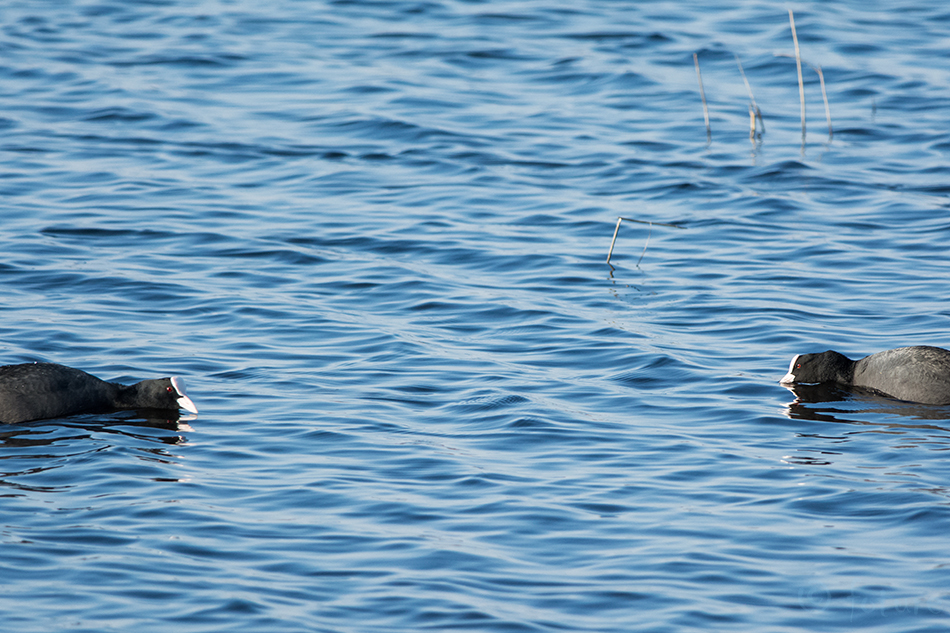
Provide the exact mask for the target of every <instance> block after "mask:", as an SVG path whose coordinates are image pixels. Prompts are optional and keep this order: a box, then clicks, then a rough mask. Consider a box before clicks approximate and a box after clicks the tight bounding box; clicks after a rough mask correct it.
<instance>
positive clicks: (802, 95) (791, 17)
mask: <svg viewBox="0 0 950 633" xmlns="http://www.w3.org/2000/svg"><path fill="white" fill-rule="evenodd" d="M788 22H789V24H791V25H792V40H793V41H794V42H795V65H796V66H798V97H799V100H800V101H801V103H802V141H803V142H804V140H805V82H804V80H802V55H801V51H800V50H799V48H798V34H797V33H796V32H795V14H794V13H792V10H791V9H789V10H788Z"/></svg>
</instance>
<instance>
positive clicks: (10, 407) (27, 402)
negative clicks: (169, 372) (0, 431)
mask: <svg viewBox="0 0 950 633" xmlns="http://www.w3.org/2000/svg"><path fill="white" fill-rule="evenodd" d="M179 407H180V408H182V409H185V410H187V411H190V412H191V413H198V408H197V407H196V406H195V403H194V402H192V401H191V399H190V398H189V397H188V396H187V395H185V388H184V383H183V381H182V380H181V379H180V378H178V377H173V378H159V379H154V380H143V381H142V382H139V383H136V384H134V385H120V384H118V383H114V382H106V381H105V380H100V379H99V378H96V377H95V376H93V375H91V374H87V373H86V372H84V371H82V370H79V369H73V368H72V367H66V366H64V365H57V364H55V363H28V364H23V365H5V366H3V367H0V422H3V423H6V424H16V423H18V422H28V421H30V420H41V419H46V418H59V417H63V416H67V415H73V414H76V413H92V412H97V411H110V410H115V409H174V410H176V411H177V410H178V409H179Z"/></svg>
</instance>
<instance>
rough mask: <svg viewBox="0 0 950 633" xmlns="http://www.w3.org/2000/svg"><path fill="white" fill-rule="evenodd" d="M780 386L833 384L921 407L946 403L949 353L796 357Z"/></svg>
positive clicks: (904, 350)
mask: <svg viewBox="0 0 950 633" xmlns="http://www.w3.org/2000/svg"><path fill="white" fill-rule="evenodd" d="M780 382H781V383H782V384H794V383H812V384H814V383H827V382H834V383H838V384H839V385H846V386H849V387H861V388H864V389H871V390H873V391H877V392H879V393H881V394H884V395H885V396H891V397H892V398H898V399H900V400H907V401H909V402H920V403H923V404H950V351H948V350H945V349H943V348H941V347H929V346H926V345H917V346H914V347H899V348H897V349H891V350H887V351H886V352H879V353H877V354H871V355H870V356H867V357H865V358H862V359H860V360H856V361H852V360H851V359H849V358H848V357H847V356H844V355H843V354H839V353H838V352H833V351H831V350H829V351H827V352H822V353H821V354H799V355H798V356H796V357H795V358H793V359H792V362H791V364H790V365H789V366H788V374H786V375H785V377H784V378H782V380H781V381H780Z"/></svg>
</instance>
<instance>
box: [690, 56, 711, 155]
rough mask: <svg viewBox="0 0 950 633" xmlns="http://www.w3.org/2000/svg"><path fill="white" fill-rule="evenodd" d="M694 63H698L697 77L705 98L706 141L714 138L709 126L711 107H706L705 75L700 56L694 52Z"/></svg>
mask: <svg viewBox="0 0 950 633" xmlns="http://www.w3.org/2000/svg"><path fill="white" fill-rule="evenodd" d="M693 63H694V64H696V79H698V80H699V96H700V98H702V100H703V119H704V120H705V121H706V141H707V142H708V141H710V140H712V131H711V130H710V128H709V108H707V107H706V91H705V90H703V75H702V73H700V72H699V57H698V56H697V55H696V53H693Z"/></svg>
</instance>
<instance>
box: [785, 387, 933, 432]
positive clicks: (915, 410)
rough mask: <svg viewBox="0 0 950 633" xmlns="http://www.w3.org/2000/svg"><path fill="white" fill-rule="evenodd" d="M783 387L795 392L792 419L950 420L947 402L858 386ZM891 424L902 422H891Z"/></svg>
mask: <svg viewBox="0 0 950 633" xmlns="http://www.w3.org/2000/svg"><path fill="white" fill-rule="evenodd" d="M782 386H783V387H785V388H786V389H788V390H789V391H791V392H792V393H793V394H794V395H795V400H794V402H790V403H789V404H787V405H786V408H787V410H786V414H787V415H788V417H790V418H795V419H804V420H818V421H824V422H851V423H853V422H854V421H855V420H854V417H855V416H856V415H865V414H870V415H886V416H900V417H904V418H910V419H917V420H948V421H950V406H947V405H930V404H919V403H916V402H904V401H903V400H896V399H894V398H889V397H886V396H882V395H880V394H877V393H875V392H873V391H869V390H866V389H860V388H857V387H852V388H850V389H845V388H843V387H841V386H838V385H835V384H831V383H827V384H819V385H800V384H794V385H782ZM822 405H827V406H822ZM839 415H843V416H848V418H849V419H839V418H838V417H836V416H839ZM889 426H901V425H900V424H894V423H893V422H892V423H890V424H889ZM913 426H919V425H913Z"/></svg>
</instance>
